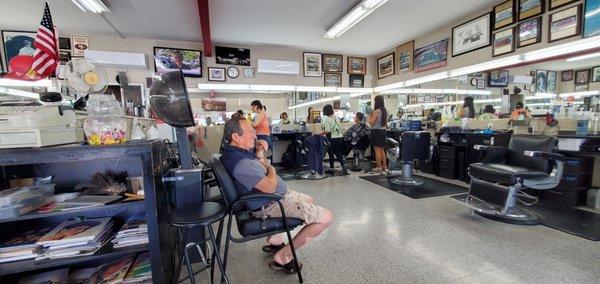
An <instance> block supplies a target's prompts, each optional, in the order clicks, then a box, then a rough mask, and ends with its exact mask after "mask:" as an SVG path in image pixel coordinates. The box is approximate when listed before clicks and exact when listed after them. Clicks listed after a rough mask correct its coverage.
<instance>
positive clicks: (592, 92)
mask: <svg viewBox="0 0 600 284" xmlns="http://www.w3.org/2000/svg"><path fill="white" fill-rule="evenodd" d="M595 95H600V91H588V92H576V93H563V94H560V95H559V97H561V98H568V97H577V98H581V97H589V96H595Z"/></svg>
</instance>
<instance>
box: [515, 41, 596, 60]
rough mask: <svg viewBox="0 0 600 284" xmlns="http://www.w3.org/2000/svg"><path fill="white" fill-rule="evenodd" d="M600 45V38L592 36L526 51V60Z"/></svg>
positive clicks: (544, 57)
mask: <svg viewBox="0 0 600 284" xmlns="http://www.w3.org/2000/svg"><path fill="white" fill-rule="evenodd" d="M598 47H600V38H598V37H590V38H586V39H581V40H577V41H571V42H568V43H563V44H559V45H555V46H552V47H547V48H542V49H539V50H535V51H531V52H527V53H525V55H524V56H525V62H529V61H537V60H542V59H546V58H550V57H555V56H561V55H565V54H569V53H575V52H580V51H585V50H590V49H593V48H598Z"/></svg>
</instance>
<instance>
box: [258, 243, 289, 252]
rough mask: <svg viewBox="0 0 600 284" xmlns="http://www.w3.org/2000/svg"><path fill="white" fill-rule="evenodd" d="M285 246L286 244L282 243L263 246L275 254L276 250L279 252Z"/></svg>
mask: <svg viewBox="0 0 600 284" xmlns="http://www.w3.org/2000/svg"><path fill="white" fill-rule="evenodd" d="M283 247H285V244H280V245H272V244H269V245H266V246H264V247H262V251H263V252H266V253H269V254H274V253H276V252H278V251H279V250H280V249H282V248H283Z"/></svg>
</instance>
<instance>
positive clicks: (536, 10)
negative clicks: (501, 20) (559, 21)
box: [518, 0, 546, 22]
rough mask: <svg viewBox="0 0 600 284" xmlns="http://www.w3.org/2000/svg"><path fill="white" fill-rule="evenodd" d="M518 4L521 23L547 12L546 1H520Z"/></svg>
mask: <svg viewBox="0 0 600 284" xmlns="http://www.w3.org/2000/svg"><path fill="white" fill-rule="evenodd" d="M518 4H519V5H518V10H519V13H518V16H519V22H520V21H523V20H527V19H531V18H533V17H535V16H538V15H542V14H544V12H545V9H544V8H545V7H546V2H545V1H544V0H518ZM524 8H527V9H524Z"/></svg>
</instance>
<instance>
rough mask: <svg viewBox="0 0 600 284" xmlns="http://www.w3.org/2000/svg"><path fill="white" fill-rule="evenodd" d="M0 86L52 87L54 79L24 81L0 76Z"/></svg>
mask: <svg viewBox="0 0 600 284" xmlns="http://www.w3.org/2000/svg"><path fill="white" fill-rule="evenodd" d="M0 86H5V87H46V88H48V87H50V86H52V81H51V80H49V79H43V80H37V81H24V80H15V79H6V78H0Z"/></svg>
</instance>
